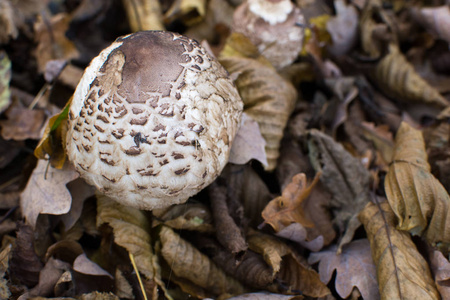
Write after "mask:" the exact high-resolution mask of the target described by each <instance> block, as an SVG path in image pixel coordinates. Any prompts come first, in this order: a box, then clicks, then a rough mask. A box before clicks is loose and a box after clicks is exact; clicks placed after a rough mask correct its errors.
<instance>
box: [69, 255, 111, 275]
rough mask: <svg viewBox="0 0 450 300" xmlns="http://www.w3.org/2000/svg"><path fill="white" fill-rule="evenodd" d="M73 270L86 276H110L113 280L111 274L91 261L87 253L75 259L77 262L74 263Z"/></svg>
mask: <svg viewBox="0 0 450 300" xmlns="http://www.w3.org/2000/svg"><path fill="white" fill-rule="evenodd" d="M73 269H74V270H75V271H77V272H79V273H82V274H86V275H95V276H108V277H110V278H113V277H112V276H111V274H109V273H108V272H107V271H105V270H104V269H102V268H101V267H100V266H99V265H97V264H96V263H95V262H93V261H92V260H90V259H89V258H88V257H87V256H86V254H85V253H83V254H80V255H79V256H77V258H75V261H74V262H73Z"/></svg>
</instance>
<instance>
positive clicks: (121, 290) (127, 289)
mask: <svg viewBox="0 0 450 300" xmlns="http://www.w3.org/2000/svg"><path fill="white" fill-rule="evenodd" d="M114 279H115V286H116V288H115V291H114V293H115V294H116V295H117V297H119V298H121V299H134V298H135V297H134V294H133V287H132V286H131V284H130V283H129V282H128V280H127V279H126V278H125V276H124V275H123V273H122V271H121V270H120V269H119V268H117V269H116V274H115V276H114Z"/></svg>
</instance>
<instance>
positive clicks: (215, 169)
mask: <svg viewBox="0 0 450 300" xmlns="http://www.w3.org/2000/svg"><path fill="white" fill-rule="evenodd" d="M242 108H243V105H242V101H241V99H240V97H239V94H238V92H237V90H236V87H235V86H234V84H233V82H232V80H231V79H230V78H229V77H228V73H227V72H226V71H225V69H224V68H223V67H222V66H221V65H220V64H219V63H218V62H217V61H216V60H215V59H214V58H213V57H211V56H210V55H209V54H208V53H207V52H206V51H205V50H204V49H203V48H202V47H201V46H200V45H199V44H198V43H197V42H196V41H194V40H191V39H189V38H187V37H184V36H181V35H178V34H175V33H171V32H163V31H147V32H139V33H135V34H130V35H127V36H124V37H121V38H118V39H117V40H116V41H115V42H114V43H113V44H112V45H111V46H109V47H108V48H106V49H105V50H103V51H102V52H101V53H100V55H99V56H97V57H96V58H94V59H93V61H92V62H91V64H90V65H89V67H88V68H87V69H86V71H85V72H84V75H83V77H82V79H81V81H80V83H79V84H78V86H77V89H76V90H75V93H74V97H73V100H72V104H71V107H70V111H69V121H68V125H69V126H68V132H67V139H66V143H67V154H68V158H69V160H70V161H71V162H73V164H74V166H75V168H76V169H77V170H78V172H79V173H80V174H81V176H82V177H83V178H84V179H85V180H86V181H87V182H88V183H90V184H92V185H94V186H96V187H97V188H98V189H99V190H100V191H101V192H102V193H104V194H106V195H108V196H110V197H112V198H113V199H115V200H117V201H118V202H120V203H122V204H125V205H130V206H133V207H137V208H140V209H154V208H162V207H166V206H169V205H172V204H178V203H182V202H184V201H186V200H187V199H188V198H189V197H190V196H192V195H194V194H196V193H198V192H199V191H200V190H202V189H203V188H204V187H206V186H207V185H208V184H210V183H211V182H212V181H213V180H214V179H215V178H216V177H217V176H218V175H219V174H220V172H221V171H222V169H223V167H224V166H225V164H226V163H227V161H228V155H229V152H230V148H231V143H232V141H233V138H234V136H235V133H236V131H237V129H238V124H239V121H240V117H241V112H242Z"/></svg>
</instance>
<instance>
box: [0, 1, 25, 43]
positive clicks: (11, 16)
mask: <svg viewBox="0 0 450 300" xmlns="http://www.w3.org/2000/svg"><path fill="white" fill-rule="evenodd" d="M21 23H22V22H21V20H20V19H19V17H18V15H17V11H16V10H15V8H14V6H13V5H12V3H11V1H9V0H0V27H1V28H2V32H1V33H0V44H5V43H7V42H8V40H9V39H10V38H13V39H15V38H17V36H18V35H19V28H18V27H20V26H21V25H22V24H21Z"/></svg>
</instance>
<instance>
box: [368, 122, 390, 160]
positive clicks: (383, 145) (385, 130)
mask: <svg viewBox="0 0 450 300" xmlns="http://www.w3.org/2000/svg"><path fill="white" fill-rule="evenodd" d="M361 128H362V133H363V135H364V137H365V138H366V139H367V140H369V141H372V143H373V144H374V146H375V148H376V149H377V150H378V151H379V152H380V155H381V157H382V158H383V160H384V162H385V163H389V162H390V161H391V160H392V156H393V152H394V139H393V137H392V133H391V132H390V131H389V127H388V126H387V125H380V126H375V125H374V124H373V123H367V122H364V123H361Z"/></svg>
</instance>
